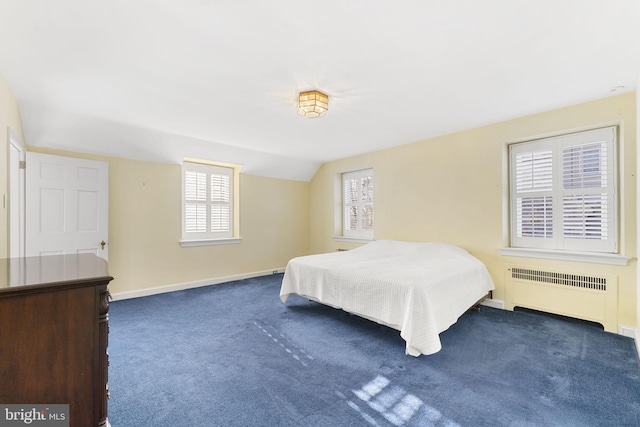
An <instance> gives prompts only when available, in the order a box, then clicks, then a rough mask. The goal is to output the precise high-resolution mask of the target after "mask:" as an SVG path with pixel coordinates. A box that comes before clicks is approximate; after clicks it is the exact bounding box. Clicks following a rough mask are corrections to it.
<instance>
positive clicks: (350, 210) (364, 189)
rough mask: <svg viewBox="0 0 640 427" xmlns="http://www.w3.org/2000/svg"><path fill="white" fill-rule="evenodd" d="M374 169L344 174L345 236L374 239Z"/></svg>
mask: <svg viewBox="0 0 640 427" xmlns="http://www.w3.org/2000/svg"><path fill="white" fill-rule="evenodd" d="M373 185H374V184H373V169H365V170H360V171H355V172H346V173H343V174H342V212H343V235H344V236H345V237H359V238H373V224H374V208H373V188H374V187H373Z"/></svg>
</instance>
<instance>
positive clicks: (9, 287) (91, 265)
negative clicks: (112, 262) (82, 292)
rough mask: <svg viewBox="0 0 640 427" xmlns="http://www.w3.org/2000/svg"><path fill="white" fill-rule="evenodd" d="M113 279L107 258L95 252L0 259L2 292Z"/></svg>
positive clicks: (0, 287) (0, 286)
mask: <svg viewBox="0 0 640 427" xmlns="http://www.w3.org/2000/svg"><path fill="white" fill-rule="evenodd" d="M112 279H113V278H112V277H110V276H109V272H108V268H107V262H106V261H105V260H104V259H102V258H100V257H98V256H96V255H94V254H74V255H47V256H39V257H25V258H5V259H0V293H4V292H12V291H17V290H19V289H25V288H36V287H44V286H54V285H63V284H73V283H81V282H82V283H91V282H94V281H95V282H105V281H106V282H107V283H108V282H109V281H110V280H112Z"/></svg>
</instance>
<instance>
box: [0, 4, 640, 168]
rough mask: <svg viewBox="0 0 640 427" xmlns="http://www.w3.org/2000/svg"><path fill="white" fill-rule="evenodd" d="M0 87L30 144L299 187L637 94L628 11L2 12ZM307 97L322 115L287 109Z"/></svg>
mask: <svg viewBox="0 0 640 427" xmlns="http://www.w3.org/2000/svg"><path fill="white" fill-rule="evenodd" d="M0 74H1V75H3V76H4V78H5V79H6V80H7V82H8V84H9V86H10V87H11V88H12V90H13V92H14V94H15V96H16V98H17V99H18V102H19V105H20V109H21V114H22V120H23V125H24V131H25V138H26V143H27V144H29V145H33V146H45V147H54V148H59V149H65V150H73V151H81V152H88V153H97V154H105V155H113V156H120V157H127V158H133V159H141V160H151V161H162V162H172V163H180V162H181V160H182V158H183V157H185V156H187V157H199V158H205V159H211V160H218V161H224V162H230V163H238V164H242V165H244V168H243V172H245V173H251V174H256V175H265V176H274V177H280V178H287V179H297V180H309V179H311V178H312V176H313V174H314V173H315V171H316V169H317V167H318V166H319V165H320V164H321V163H322V162H325V161H329V160H334V159H337V158H343V157H347V156H351V155H355V154H360V153H363V152H369V151H374V150H377V149H381V148H386V147H391V146H395V145H400V144H406V143H410V142H414V141H418V140H422V139H426V138H430V137H433V136H437V135H443V134H447V133H451V132H455V131H459V130H463V129H469V128H473V127H476V126H481V125H485V124H489V123H495V122H498V121H502V120H505V119H510V118H515V117H519V116H524V115H528V114H532V113H536V112H540V111H545V110H550V109H553V108H558V107H563V106H567V105H572V104H577V103H580V102H584V101H589V100H592V99H597V98H602V97H606V96H610V95H612V94H619V93H623V92H627V91H634V90H635V89H636V85H637V82H638V77H639V76H640V1H638V0H610V1H603V0H518V1H514V0H480V1H479V0H422V1H405V0H398V1H389V0H366V1H365V0H351V1H344V0H323V1H315V2H311V1H306V0H274V1H258V0H245V1H229V0H216V1H214V0H180V1H175V0H109V1H99V0H57V1H49V0H1V1H0ZM618 86H622V88H618V89H616V90H613V91H612V89H613V88H614V87H618ZM309 89H319V90H321V91H323V92H325V93H327V94H328V95H329V97H330V110H329V112H328V113H327V114H326V115H325V116H324V117H321V118H318V119H308V118H305V117H302V116H298V115H297V114H296V97H297V94H298V93H299V92H300V91H304V90H309Z"/></svg>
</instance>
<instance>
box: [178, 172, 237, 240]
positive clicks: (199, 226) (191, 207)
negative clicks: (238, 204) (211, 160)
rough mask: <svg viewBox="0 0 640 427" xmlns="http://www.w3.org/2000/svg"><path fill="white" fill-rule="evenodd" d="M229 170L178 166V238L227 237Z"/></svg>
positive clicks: (230, 232)
mask: <svg viewBox="0 0 640 427" xmlns="http://www.w3.org/2000/svg"><path fill="white" fill-rule="evenodd" d="M233 176H234V174H233V168H229V167H222V166H214V165H208V164H200V163H191V162H184V163H183V164H182V195H183V196H182V206H183V207H182V239H183V240H205V239H224V238H231V237H232V235H233V205H234V203H233V194H234V192H233Z"/></svg>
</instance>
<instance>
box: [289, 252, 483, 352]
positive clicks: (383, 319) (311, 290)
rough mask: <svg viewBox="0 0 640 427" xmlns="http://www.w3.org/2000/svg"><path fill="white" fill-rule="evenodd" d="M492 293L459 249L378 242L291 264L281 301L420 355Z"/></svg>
mask: <svg viewBox="0 0 640 427" xmlns="http://www.w3.org/2000/svg"><path fill="white" fill-rule="evenodd" d="M493 289H494V284H493V281H492V279H491V276H490V275H489V273H488V271H487V269H486V267H485V265H484V264H483V263H482V262H481V261H480V260H478V259H477V258H475V257H474V256H472V255H471V254H469V252H467V251H466V250H464V249H462V248H460V247H457V246H454V245H450V244H446V243H437V242H427V243H417V242H402V241H396V240H379V241H374V242H371V243H369V244H366V245H364V246H361V247H359V248H357V249H353V250H350V251H342V252H334V253H327V254H318V255H309V256H303V257H297V258H294V259H292V260H291V261H289V263H288V264H287V267H286V269H285V273H284V277H283V280H282V286H281V289H280V299H281V300H282V302H283V303H286V301H287V299H288V297H289V295H291V294H297V295H300V296H302V297H305V298H308V299H311V300H313V301H317V302H320V303H322V304H325V305H328V306H331V307H335V308H339V309H342V310H345V311H347V312H349V313H353V314H356V315H358V316H361V317H364V318H366V319H369V320H373V321H375V322H378V323H380V324H383V325H386V326H389V327H391V328H394V329H396V330H398V331H400V336H401V337H402V338H403V339H404V340H405V341H406V353H407V354H410V355H412V356H419V355H420V354H433V353H436V352H438V351H440V349H441V348H442V346H441V343H440V337H439V334H440V333H441V332H443V331H445V330H446V329H448V328H449V327H450V326H451V325H453V324H454V323H455V322H456V321H457V320H458V318H459V317H460V316H462V314H464V313H465V312H466V311H467V310H468V309H469V308H470V307H472V306H473V305H474V304H475V303H476V302H478V301H479V300H481V299H482V298H483V297H485V296H486V295H487V293H488V292H489V291H491V290H493Z"/></svg>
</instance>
